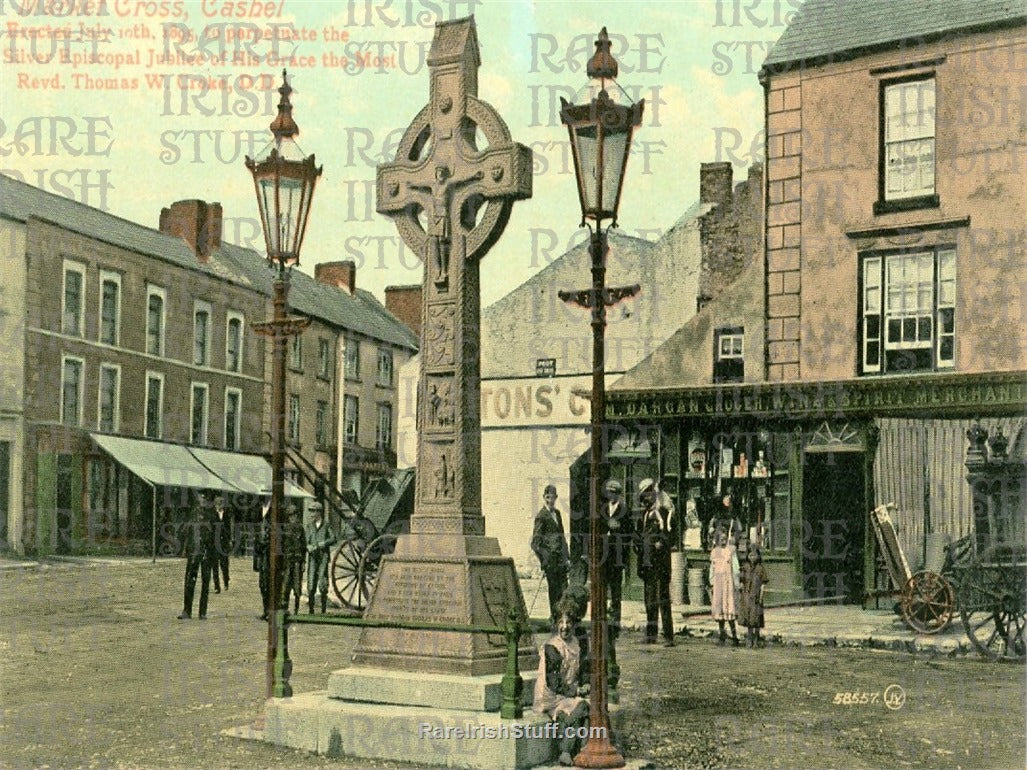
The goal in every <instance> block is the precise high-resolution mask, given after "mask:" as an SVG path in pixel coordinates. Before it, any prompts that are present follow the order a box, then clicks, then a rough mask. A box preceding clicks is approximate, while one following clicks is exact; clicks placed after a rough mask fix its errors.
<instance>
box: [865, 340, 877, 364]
mask: <svg viewBox="0 0 1027 770" xmlns="http://www.w3.org/2000/svg"><path fill="white" fill-rule="evenodd" d="M880 363H881V343H880V342H868V343H867V354H866V365H867V366H878V365H879V364H880Z"/></svg>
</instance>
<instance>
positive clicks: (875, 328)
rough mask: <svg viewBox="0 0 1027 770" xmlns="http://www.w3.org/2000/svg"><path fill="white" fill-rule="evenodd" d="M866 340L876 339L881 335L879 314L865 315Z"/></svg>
mask: <svg viewBox="0 0 1027 770" xmlns="http://www.w3.org/2000/svg"><path fill="white" fill-rule="evenodd" d="M864 336H865V337H866V338H867V339H868V340H876V339H880V337H881V316H879V315H868V316H867V317H866V333H865V335H864Z"/></svg>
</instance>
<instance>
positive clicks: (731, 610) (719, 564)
mask: <svg viewBox="0 0 1027 770" xmlns="http://www.w3.org/2000/svg"><path fill="white" fill-rule="evenodd" d="M714 542H715V543H716V545H715V546H714V547H713V550H712V551H710V585H711V586H712V588H713V598H712V599H711V604H712V607H711V610H712V614H713V619H714V620H716V621H717V625H719V626H720V644H721V645H723V644H724V643H725V642H726V640H727V637H726V635H725V633H724V621H727V622H728V623H729V624H730V625H731V640H732V642H733V643H734V645H735V646H736V647H737V646H738V631H737V630H736V629H735V592H736V591H737V590H738V555H737V554H736V552H735V547H734V546H733V545H731V544H730V543H728V538H727V533H726V532H725V531H724V530H722V529H718V530H717V532H716V533H715V535H714Z"/></svg>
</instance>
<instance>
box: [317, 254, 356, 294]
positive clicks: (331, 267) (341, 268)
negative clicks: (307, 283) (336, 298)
mask: <svg viewBox="0 0 1027 770" xmlns="http://www.w3.org/2000/svg"><path fill="white" fill-rule="evenodd" d="M314 278H315V280H317V281H318V282H320V283H323V284H325V285H326V286H335V287H336V288H339V289H345V290H346V291H348V292H349V293H350V294H355V293H356V291H357V263H356V262H354V261H353V260H352V259H344V260H342V261H341V262H322V263H320V264H318V265H314Z"/></svg>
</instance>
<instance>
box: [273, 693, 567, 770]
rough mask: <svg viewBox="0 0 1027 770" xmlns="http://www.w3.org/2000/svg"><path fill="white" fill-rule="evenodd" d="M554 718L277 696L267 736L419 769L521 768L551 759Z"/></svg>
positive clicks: (326, 751)
mask: <svg viewBox="0 0 1027 770" xmlns="http://www.w3.org/2000/svg"><path fill="white" fill-rule="evenodd" d="M554 730H555V723H551V722H550V721H549V718H548V717H547V716H546V715H544V714H535V713H534V712H531V711H527V712H525V714H524V718H522V719H501V718H500V716H499V714H497V713H494V712H493V713H471V712H467V711H457V710H451V709H438V708H431V707H420V706H392V705H383V704H375V703H355V702H352V701H342V700H338V699H336V698H330V697H329V696H328V693H327V691H325V690H321V691H318V692H312V693H306V694H303V695H297V696H294V697H291V698H271V699H269V700H268V701H267V705H266V707H265V727H264V736H263V737H264V740H265V741H268V742H270V743H274V744H277V745H279V746H289V747H291V748H296V749H303V750H306V751H312V752H316V753H318V754H324V755H326V756H333V757H339V756H349V757H359V758H364V759H378V760H382V759H385V760H395V761H399V762H411V763H414V764H416V765H418V766H425V765H442V766H445V767H468V768H481V770H514V769H516V768H525V767H534V766H536V765H539V764H542V763H546V762H552V761H553V760H554V759H555V758H556V756H557V751H556V748H557V743H556V740H555V739H554V737H553V736H554Z"/></svg>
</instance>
